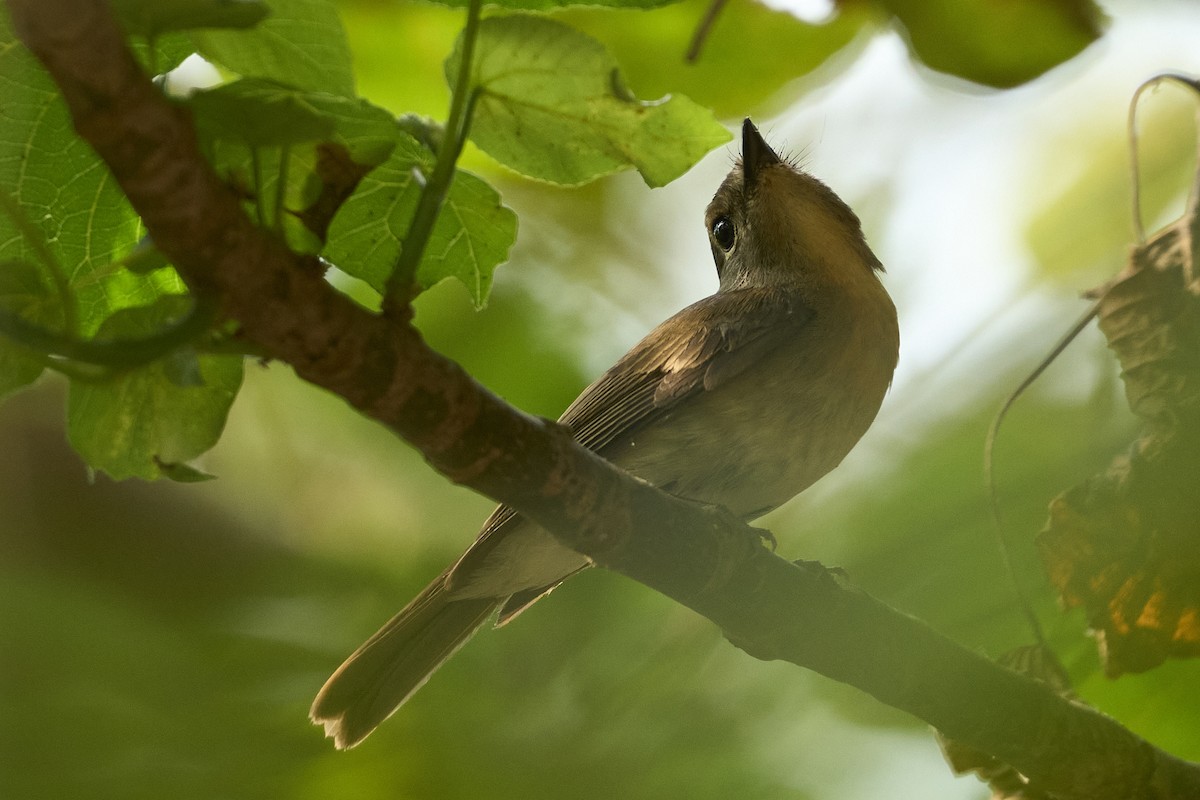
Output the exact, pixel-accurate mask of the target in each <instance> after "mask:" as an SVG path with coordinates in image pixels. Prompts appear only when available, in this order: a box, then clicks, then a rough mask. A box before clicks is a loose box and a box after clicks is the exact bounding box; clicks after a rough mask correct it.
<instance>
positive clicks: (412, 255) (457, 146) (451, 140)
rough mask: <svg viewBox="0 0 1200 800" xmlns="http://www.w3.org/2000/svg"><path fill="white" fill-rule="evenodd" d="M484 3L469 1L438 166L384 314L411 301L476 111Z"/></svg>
mask: <svg viewBox="0 0 1200 800" xmlns="http://www.w3.org/2000/svg"><path fill="white" fill-rule="evenodd" d="M482 9H483V0H471V2H470V5H469V6H468V7H467V23H466V26H465V27H464V28H463V35H462V57H461V58H460V60H459V65H458V79H457V80H456V81H455V84H454V93H453V95H452V97H451V98H450V116H449V118H448V119H447V120H446V132H445V136H444V137H443V138H442V144H441V146H440V147H439V148H438V153H437V163H436V164H435V165H434V168H433V174H432V175H431V176H429V180H428V181H427V182H426V183H425V185H424V187H422V189H421V197H420V199H419V200H418V201H417V208H416V210H415V211H414V212H413V218H412V221H411V222H410V223H409V226H408V231H407V232H406V233H405V234H404V242H403V243H402V244H401V248H400V257H399V259H397V261H396V267H395V269H393V270H392V274H391V275H390V276H389V277H388V281H387V286H386V287H385V291H384V298H383V309H384V312H385V313H388V312H390V311H393V310H399V309H401V308H404V307H407V305H408V303H409V301H410V300H411V294H412V287H413V284H414V283H415V282H416V276H417V267H418V266H419V265H420V263H421V257H422V256H423V255H424V254H425V246H426V245H427V244H428V243H429V237H430V235H431V234H432V233H433V226H434V224H435V223H436V222H437V218H438V213H439V212H440V211H441V209H442V203H443V202H444V201H445V199H446V194H447V192H449V191H450V184H451V183H452V182H453V181H454V170H455V165H456V164H457V163H458V157H459V155H460V154H461V153H462V149H463V145H464V144H465V143H466V140H467V133H468V132H469V131H470V127H471V116H472V113H473V112H474V109H475V100H476V98H477V94H478V91H479V90H478V87H474V86H472V81H473V80H474V76H473V75H472V72H473V71H474V63H473V60H474V57H475V42H476V40H477V39H478V38H479V19H480V12H481V11H482Z"/></svg>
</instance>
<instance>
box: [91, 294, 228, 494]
mask: <svg viewBox="0 0 1200 800" xmlns="http://www.w3.org/2000/svg"><path fill="white" fill-rule="evenodd" d="M189 304H190V301H188V300H187V299H186V298H182V297H164V298H162V299H160V300H159V301H158V302H156V303H155V304H154V305H152V306H146V307H140V308H129V309H124V310H122V311H119V312H117V313H116V314H114V315H113V316H112V317H110V318H109V319H108V320H106V321H105V323H104V325H102V326H101V328H100V331H99V333H100V335H101V336H103V337H106V338H112V339H118V340H119V339H131V338H137V337H144V336H148V335H152V334H154V333H155V332H156V331H158V330H160V329H161V328H162V327H163V326H164V325H166V324H167V323H169V322H170V321H171V320H173V319H176V318H178V317H180V316H182V315H183V314H185V313H186V312H187V310H188V308H189ZM199 369H200V373H201V375H202V376H203V385H201V386H186V387H185V386H180V385H178V383H176V382H175V381H174V380H172V374H171V372H170V371H169V369H168V367H167V365H166V362H165V361H163V360H160V361H156V362H154V363H151V364H149V365H147V366H143V367H139V368H136V369H131V370H128V371H126V372H123V373H120V374H119V375H118V376H117V377H115V378H112V379H111V380H108V381H105V382H102V383H94V384H81V383H73V384H72V386H71V391H70V396H69V400H68V403H67V435H68V438H69V439H70V441H71V445H72V446H73V447H74V448H75V449H76V450H77V451H78V452H79V454H80V455H81V456H83V458H84V460H85V461H86V462H87V463H88V465H89V466H91V467H92V468H93V469H96V470H100V471H103V472H106V473H107V474H109V475H110V476H112V477H113V478H117V479H121V478H131V477H139V478H147V479H152V478H157V477H160V476H162V475H163V474H164V473H163V468H162V466H161V465H162V464H179V463H183V462H187V461H190V460H191V459H193V458H195V457H196V456H198V455H200V454H201V453H203V452H205V451H206V450H208V449H209V448H211V447H212V446H213V444H215V443H216V441H217V439H218V438H219V437H220V435H221V430H222V429H223V428H224V426H225V418H226V416H227V414H228V413H229V406H230V404H231V403H232V402H233V398H234V396H235V395H236V394H237V390H238V387H239V386H240V385H241V381H242V360H241V357H239V356H201V357H200V358H199Z"/></svg>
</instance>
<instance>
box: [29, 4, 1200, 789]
mask: <svg viewBox="0 0 1200 800" xmlns="http://www.w3.org/2000/svg"><path fill="white" fill-rule="evenodd" d="M8 5H9V8H10V10H11V12H12V16H13V21H14V24H15V27H16V30H17V31H18V33H19V35H20V36H21V38H22V39H23V40H24V42H25V43H26V44H27V45H28V46H29V47H30V49H31V50H32V51H33V52H34V53H35V54H36V55H37V57H38V58H40V59H41V60H42V62H43V63H44V64H45V65H46V67H47V69H48V70H49V72H50V74H51V76H52V77H53V79H54V80H55V82H56V83H57V84H58V86H59V87H60V90H61V92H62V95H63V99H64V100H65V102H66V104H67V106H68V108H69V109H70V112H71V114H72V117H73V119H74V121H75V125H76V128H77V130H78V131H79V133H80V135H81V136H82V137H83V138H84V139H86V140H87V141H88V142H89V143H90V144H91V145H92V147H93V148H95V150H96V152H97V153H98V154H99V155H100V157H101V158H102V159H103V160H104V161H105V162H106V163H107V164H108V166H109V168H110V169H111V170H112V172H113V175H114V176H115V177H116V179H117V181H118V182H119V183H120V185H121V187H122V188H123V189H124V191H125V193H126V195H127V196H128V197H129V199H130V201H131V203H132V204H133V206H134V208H136V209H137V211H138V213H139V214H141V215H142V218H143V219H144V220H145V222H146V226H147V228H148V229H149V231H150V233H151V235H152V236H153V237H154V241H155V243H156V244H157V245H158V247H159V248H160V249H161V250H162V251H163V252H164V253H165V254H166V255H167V256H168V257H169V258H170V259H171V262H172V263H173V264H175V266H176V268H177V269H178V270H179V272H180V274H181V275H182V276H183V278H184V280H185V281H186V282H187V283H188V285H189V286H190V287H191V289H192V291H193V292H195V293H196V294H197V295H199V296H201V297H204V298H211V299H212V300H213V301H214V302H215V303H216V304H217V307H218V308H219V309H220V312H221V313H222V314H224V315H225V316H227V317H228V318H230V319H233V320H236V321H237V322H238V323H239V324H240V325H241V327H242V329H243V331H244V334H245V336H246V337H247V339H248V340H249V341H251V342H253V343H254V344H255V345H257V346H258V347H261V348H262V350H263V351H264V352H265V353H267V354H268V355H270V356H272V357H274V358H278V359H280V360H283V361H286V362H287V363H289V364H291V365H292V367H293V368H294V369H295V371H296V372H297V374H299V375H300V376H301V377H302V378H304V379H305V380H307V381H309V382H311V383H313V384H316V385H318V386H321V387H323V388H325V389H327V390H329V391H331V392H333V393H335V394H337V395H339V396H341V397H342V398H344V399H345V400H346V401H347V402H348V403H350V404H351V405H352V406H354V407H355V408H357V409H358V410H359V411H361V412H362V413H364V414H366V415H367V416H369V417H372V418H374V419H376V420H378V421H379V422H380V423H381V424H383V425H386V426H387V427H388V428H389V429H391V430H392V431H394V432H395V433H396V434H397V435H399V436H401V437H402V438H404V439H405V440H406V441H408V442H409V443H410V444H412V445H413V446H414V447H416V448H418V449H419V450H420V451H421V452H422V453H423V454H424V455H425V457H426V458H427V459H428V461H429V462H430V463H431V464H432V465H433V466H434V467H435V468H436V469H438V470H439V471H440V472H442V473H443V474H445V475H446V476H447V477H448V478H450V479H451V480H454V481H456V482H458V483H461V484H464V485H466V486H469V487H471V488H473V489H476V490H477V491H479V492H481V493H483V494H485V495H487V496H489V497H491V498H493V499H495V500H498V501H501V502H504V503H507V504H509V505H511V506H513V507H514V508H516V509H518V510H519V511H520V512H521V513H522V514H525V515H526V516H528V517H530V518H532V519H533V520H535V521H536V522H538V523H539V524H541V525H542V526H544V527H545V528H547V529H548V530H550V531H552V532H553V533H554V534H555V535H556V536H558V537H559V538H561V539H562V540H563V541H564V542H566V543H567V544H569V545H570V546H571V547H573V548H575V549H577V550H579V551H580V552H582V553H585V554H587V555H589V556H591V557H592V558H593V559H595V560H596V562H597V563H599V564H601V565H603V566H606V567H608V568H610V569H613V570H615V571H618V572H621V573H624V574H626V575H628V576H630V577H632V578H634V579H636V580H639V581H641V582H643V583H645V584H647V585H648V586H651V587H652V588H654V589H657V590H659V591H661V592H663V593H664V594H667V595H668V596H670V597H672V598H674V599H675V600H677V601H679V602H680V603H683V604H685V605H687V606H689V607H691V608H693V609H695V610H696V611H698V612H699V613H701V614H703V615H704V616H706V617H708V618H709V619H711V620H713V621H714V622H715V623H716V624H718V625H719V626H721V627H722V628H723V629H724V631H725V633H726V635H727V636H728V638H729V639H730V640H731V641H733V642H734V643H736V644H737V645H738V646H740V647H741V648H742V649H744V650H746V651H747V652H749V653H750V654H751V655H754V656H756V657H758V658H764V659H767V658H770V659H776V658H777V659H786V660H788V661H791V662H794V663H796V664H800V665H802V666H805V667H809V668H811V669H814V670H816V671H818V672H821V673H823V674H825V675H828V676H830V677H832V678H834V679H836V680H839V681H844V682H846V683H850V684H852V685H854V686H856V687H859V688H860V689H862V690H864V691H867V692H869V693H871V694H872V695H874V696H876V697H878V698H879V699H880V700H882V701H883V702H885V703H888V704H889V705H892V706H895V707H897V708H901V709H904V710H907V711H909V712H910V713H912V714H914V715H916V716H917V717H919V718H921V719H923V720H925V721H927V722H929V723H930V724H932V725H934V726H936V727H937V728H939V729H940V730H941V731H943V732H944V733H945V734H947V735H948V736H951V737H954V738H956V739H958V740H961V741H962V742H963V743H964V744H968V745H970V746H973V747H975V748H977V749H980V750H983V751H985V752H988V753H991V754H993V755H995V756H997V757H999V758H1001V759H1003V760H1005V761H1007V762H1009V763H1011V764H1012V765H1013V766H1014V767H1016V768H1017V769H1018V770H1020V771H1021V772H1022V773H1023V774H1025V775H1027V776H1029V777H1030V778H1031V779H1034V780H1036V781H1037V782H1038V784H1039V786H1040V787H1041V788H1042V789H1043V790H1044V791H1049V792H1051V793H1052V794H1054V796H1056V797H1063V798H1088V799H1089V800H1104V798H1114V799H1115V798H1132V797H1138V798H1143V797H1144V798H1174V797H1178V798H1184V797H1198V796H1200V768H1197V767H1196V765H1193V764H1188V763H1185V762H1182V761H1179V760H1177V759H1174V758H1172V757H1171V756H1169V755H1167V754H1165V753H1162V752H1160V751H1158V750H1156V749H1154V748H1153V747H1151V746H1150V745H1149V744H1148V743H1146V742H1145V741H1143V740H1141V739H1139V738H1137V737H1136V736H1134V735H1133V734H1131V733H1130V732H1128V731H1127V730H1125V729H1124V728H1122V727H1121V726H1120V725H1118V724H1117V723H1115V722H1113V721H1112V720H1109V719H1108V718H1106V717H1103V716H1101V715H1100V714H1097V713H1095V712H1093V711H1091V710H1089V709H1086V708H1084V707H1082V706H1079V705H1075V704H1072V703H1070V702H1068V701H1066V700H1064V699H1062V698H1061V697H1059V696H1057V695H1055V694H1053V693H1052V692H1050V691H1049V690H1047V689H1045V688H1044V687H1042V686H1041V685H1039V684H1036V683H1034V682H1032V681H1030V680H1028V679H1025V678H1023V677H1021V676H1019V675H1017V674H1016V673H1013V672H1010V671H1008V670H1005V669H1002V668H1000V667H998V666H996V665H995V664H993V663H991V662H989V661H987V660H986V659H984V658H982V657H980V656H979V655H977V654H975V653H973V652H970V651H967V650H965V649H963V648H961V647H959V646H957V645H955V644H954V643H953V642H951V641H949V640H948V639H945V638H944V637H942V636H940V635H938V634H936V633H935V632H933V631H932V630H930V629H929V628H928V627H926V626H925V625H923V624H922V623H920V622H918V621H916V620H914V619H912V618H910V617H907V616H905V615H903V614H900V613H898V612H895V611H893V610H891V609H889V608H887V607H885V606H883V605H882V604H880V603H878V602H876V601H875V600H873V599H871V598H869V597H867V596H866V595H864V594H862V593H860V592H857V591H853V590H850V589H846V588H843V587H841V586H839V585H838V584H837V582H836V581H834V580H832V579H831V578H830V577H829V576H828V574H827V573H825V572H823V571H822V570H820V569H816V568H809V567H805V566H798V565H794V564H790V563H788V562H786V561H784V560H782V559H780V558H778V557H776V556H775V555H773V554H771V553H769V552H768V551H767V550H765V549H764V548H762V547H761V546H759V545H758V544H757V539H756V537H755V535H754V534H753V533H752V532H751V531H750V530H749V529H747V528H746V527H745V526H744V525H743V524H742V523H740V522H738V521H736V520H733V519H732V518H730V517H729V516H728V515H727V514H724V513H722V512H720V511H719V510H716V509H708V508H702V507H699V506H695V505H693V504H689V503H685V502H683V501H680V500H677V499H675V498H671V497H669V496H668V495H666V494H664V493H662V492H659V491H657V490H656V489H654V488H652V487H650V486H648V485H646V484H644V483H641V482H639V481H637V480H635V479H633V478H631V477H630V476H628V475H626V474H625V473H623V472H621V471H620V470H618V469H616V468H615V467H613V466H611V465H609V464H608V463H607V462H605V461H603V460H602V459H600V458H599V457H597V456H595V455H594V454H592V453H590V452H588V451H586V450H584V449H582V448H581V447H579V446H578V445H576V444H575V443H574V441H573V440H572V439H571V437H570V435H569V434H568V432H567V431H565V430H564V429H562V428H561V427H559V426H558V425H556V424H555V423H551V422H547V421H545V420H541V419H535V418H533V417H530V416H528V415H525V414H522V413H521V412H519V411H517V410H515V409H513V408H511V407H509V406H507V405H506V404H504V403H503V402H502V401H501V400H499V399H498V398H497V397H495V396H494V395H492V394H490V393H489V392H487V391H486V390H485V389H483V388H482V387H481V386H479V385H478V384H477V383H475V382H474V381H473V380H472V379H471V378H470V376H469V375H467V374H466V373H465V372H464V371H463V370H462V369H461V368H459V367H458V366H457V365H456V364H454V363H453V362H451V361H449V360H447V359H445V358H444V357H442V356H440V355H438V354H437V353H435V352H433V351H432V350H430V349H429V348H428V347H427V346H426V345H425V344H424V342H423V341H422V340H421V338H420V336H419V334H418V333H417V332H416V330H415V329H414V328H413V327H412V326H411V324H410V323H409V320H408V319H407V318H404V315H401V314H398V315H394V318H384V317H382V316H379V315H375V314H372V313H370V312H368V311H367V310H365V309H363V308H362V307H360V306H358V305H355V304H354V303H352V302H351V301H350V300H348V299H347V298H346V297H344V296H343V295H341V294H339V293H338V292H336V291H335V290H334V289H333V288H332V287H331V286H330V285H329V284H328V283H327V282H326V281H325V280H324V278H323V276H322V270H321V268H320V265H319V264H318V263H317V261H316V260H315V259H313V258H310V257H305V256H300V255H297V254H295V253H293V252H291V251H289V250H288V249H287V248H286V247H285V246H284V245H283V244H282V243H281V242H280V241H279V240H278V239H277V238H275V237H274V236H273V235H272V234H271V233H270V232H269V231H267V230H264V229H262V228H259V227H256V226H255V225H254V224H253V223H252V222H251V221H250V220H249V219H248V218H247V217H246V215H245V214H244V213H243V212H242V210H241V207H240V205H239V201H238V198H237V197H236V196H235V194H234V193H233V192H232V191H231V190H230V189H229V188H228V187H227V186H225V185H224V184H222V183H221V181H220V180H219V178H218V177H217V175H216V174H215V173H214V172H213V170H212V169H211V168H210V167H209V166H208V164H207V163H206V162H205V161H204V159H203V158H202V157H201V154H200V152H199V150H198V149H197V146H196V142H195V135H194V131H193V129H192V123H191V120H190V118H189V116H188V114H187V112H186V111H184V110H183V109H181V108H179V107H178V106H175V105H172V104H171V103H170V102H169V101H168V100H166V99H165V98H164V97H163V96H162V94H161V93H160V92H159V91H158V90H157V89H155V87H154V86H153V85H152V84H151V82H150V80H149V79H148V78H147V77H146V76H145V75H143V74H142V73H141V71H140V70H139V68H138V67H137V65H136V63H135V61H134V60H133V57H132V56H131V55H130V53H129V51H128V49H127V48H126V46H125V42H124V39H123V37H122V35H121V32H120V30H119V28H118V27H117V25H116V23H115V22H114V20H113V18H112V15H111V12H110V10H109V8H108V5H107V3H104V2H100V1H99V0H9V2H8Z"/></svg>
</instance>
